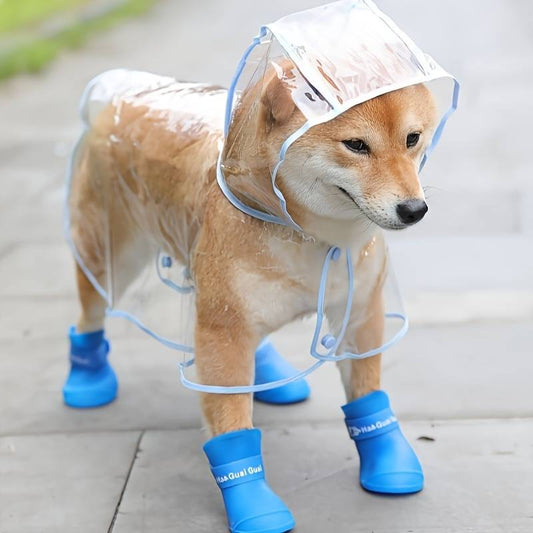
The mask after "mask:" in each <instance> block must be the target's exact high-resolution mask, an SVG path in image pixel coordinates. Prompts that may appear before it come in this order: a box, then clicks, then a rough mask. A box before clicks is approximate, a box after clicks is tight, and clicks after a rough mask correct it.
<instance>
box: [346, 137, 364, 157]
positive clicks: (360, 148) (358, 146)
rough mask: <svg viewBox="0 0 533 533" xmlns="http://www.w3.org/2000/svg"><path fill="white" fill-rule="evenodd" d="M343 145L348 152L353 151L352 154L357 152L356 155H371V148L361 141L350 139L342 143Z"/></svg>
mask: <svg viewBox="0 0 533 533" xmlns="http://www.w3.org/2000/svg"><path fill="white" fill-rule="evenodd" d="M342 144H344V146H346V148H348V150H351V151H352V152H355V153H356V154H369V153H370V148H369V147H368V145H367V144H366V143H365V142H364V141H362V140H361V139H349V140H347V141H342Z"/></svg>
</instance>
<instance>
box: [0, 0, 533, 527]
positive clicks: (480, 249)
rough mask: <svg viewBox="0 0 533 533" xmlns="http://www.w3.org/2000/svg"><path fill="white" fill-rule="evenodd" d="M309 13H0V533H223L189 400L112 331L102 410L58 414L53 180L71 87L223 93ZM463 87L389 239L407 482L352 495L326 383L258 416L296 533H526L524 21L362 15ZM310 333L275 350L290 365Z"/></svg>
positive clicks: (529, 70)
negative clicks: (143, 84)
mask: <svg viewBox="0 0 533 533" xmlns="http://www.w3.org/2000/svg"><path fill="white" fill-rule="evenodd" d="M322 3H324V2H321V1H312V0H289V1H281V0H269V1H268V2H259V1H253V2H250V1H245V0H226V1H224V2H222V1H215V0H203V1H201V2H198V1H196V2H192V1H187V0H115V1H112V0H48V1H46V2H45V1H44V0H0V180H1V181H0V183H1V188H0V229H1V231H0V276H1V277H0V279H1V280H2V283H1V284H0V317H1V319H0V533H13V532H17V533H18V532H21V533H22V532H24V533H27V532H34V531H35V532H48V531H54V532H63V531H65V532H67V531H68V532H73V531H80V532H84V533H87V532H93V531H94V532H105V531H115V532H128V533H131V532H137V531H139V532H141V531H147V532H167V531H191V532H196V531H198V532H204V531H205V532H218V531H220V532H222V531H225V527H224V514H223V509H222V505H221V503H220V501H219V495H218V494H217V488H216V486H215V484H214V483H213V482H212V479H210V477H209V476H210V474H209V472H208V469H207V466H206V464H205V463H206V461H205V459H204V457H203V456H202V453H201V450H200V446H201V443H202V442H203V440H204V436H203V435H202V433H201V432H200V431H199V428H200V427H201V418H200V413H199V408H198V404H197V398H196V396H195V395H194V394H193V393H191V392H189V391H186V390H185V389H183V388H182V387H181V386H180V385H179V384H178V373H177V368H176V356H175V354H173V353H172V352H170V351H169V350H167V349H165V348H164V347H162V346H160V345H158V344H157V343H156V342H155V341H153V340H151V339H149V338H147V337H146V336H144V335H143V334H142V333H141V332H139V331H137V330H136V329H134V327H133V326H129V325H127V324H123V323H120V322H117V321H116V320H114V321H111V322H109V325H108V329H109V334H110V337H111V342H112V346H113V349H112V360H113V363H114V366H115V367H116V369H117V373H118V376H119V379H120V383H121V391H120V397H119V399H118V400H117V401H116V402H115V403H114V404H112V405H110V406H108V407H106V408H104V409H98V410H90V411H83V412H79V411H73V410H70V409H68V408H67V407H65V406H63V404H62V400H61V394H60V391H61V386H62V382H63V380H64V378H65V376H66V372H67V351H68V346H67V339H66V332H67V328H68V326H69V325H70V324H71V323H73V322H74V321H75V319H76V315H77V312H78V309H77V301H76V295H75V282H74V275H73V274H74V269H73V262H72V259H71V257H70V255H69V251H68V248H67V246H66V244H65V243H64V240H63V236H62V201H63V192H64V191H63V182H64V173H65V168H66V163H67V158H68V155H69V152H70V150H71V148H72V146H73V143H74V142H75V140H76V138H77V136H78V135H79V131H80V121H79V118H78V112H77V105H78V101H79V98H80V95H81V92H82V91H83V88H84V87H85V85H86V84H87V82H88V81H89V80H90V79H91V78H92V77H93V76H94V75H96V74H98V73H99V72H101V71H103V70H106V69H110V68H116V67H127V68H134V69H142V70H149V71H151V72H155V73H159V74H164V75H170V76H174V77H176V78H178V79H180V80H190V81H209V82H213V83H218V84H222V85H225V86H227V84H228V83H229V81H230V79H231V77H232V74H233V71H234V69H235V66H236V64H237V61H238V59H239V58H240V56H241V54H242V52H243V50H244V49H245V47H246V46H247V45H248V44H249V42H250V40H251V39H252V38H253V36H255V35H256V33H257V31H258V28H259V26H260V25H262V24H264V23H266V22H269V21H272V20H275V19H277V18H279V17H280V16H283V15H284V14H287V13H290V12H293V11H296V10H300V9H305V8H308V7H312V6H315V5H320V4H322ZM377 4H378V6H379V7H380V8H381V9H383V10H384V11H385V12H386V13H387V14H388V15H390V16H391V17H392V18H393V19H394V20H395V21H396V23H397V24H398V25H399V26H400V27H401V28H402V29H404V30H405V31H406V32H407V33H408V34H409V35H410V36H411V37H412V38H413V39H414V41H415V42H416V43H417V44H418V45H419V46H420V47H421V48H422V49H423V50H425V51H427V52H428V53H430V54H431V55H432V56H433V57H435V59H436V60H437V61H438V62H439V63H440V64H442V65H443V66H444V68H446V69H447V70H448V71H449V72H451V73H453V74H454V75H455V76H456V77H457V78H458V79H459V81H460V82H461V84H462V91H461V96H460V102H459V110H458V112H457V113H456V115H455V116H453V117H452V118H451V119H450V121H449V123H448V125H447V127H446V130H445V132H444V135H443V137H442V140H441V143H440V145H439V147H438V148H437V150H436V151H435V153H434V155H432V157H431V158H430V160H429V162H428V164H427V166H426V168H425V169H424V172H423V176H422V179H423V182H424V185H425V186H426V187H427V190H428V203H429V207H430V212H429V213H428V216H427V217H426V218H425V219H424V222H423V223H421V224H419V225H417V226H416V227H415V228H412V229H410V230H408V231H404V232H402V233H394V234H389V237H390V247H391V252H392V256H393V261H394V266H395V270H396V273H397V276H398V278H399V283H400V288H401V289H402V292H403V295H404V298H405V301H406V307H407V310H408V312H409V315H410V318H411V323H412V327H411V330H410V333H409V334H408V335H407V337H406V338H405V339H404V340H403V341H402V342H401V343H400V344H399V345H398V346H396V347H395V348H393V349H392V350H391V351H390V352H387V354H386V355H385V357H384V388H385V389H386V390H387V391H388V392H389V393H390V395H391V397H392V401H393V406H394V408H395V411H396V413H397V415H398V416H399V417H400V418H401V420H403V421H404V429H405V433H406V434H407V435H408V436H409V437H410V439H411V441H413V442H414V443H415V447H416V449H417V452H418V453H419V454H420V456H421V458H422V461H423V464H424V466H425V470H426V476H427V488H426V489H425V490H424V492H423V493H421V494H420V495H417V496H414V497H408V498H400V499H392V498H384V497H377V496H372V495H370V494H366V493H363V491H362V490H361V489H359V488H358V487H357V482H356V468H357V463H356V461H355V451H354V450H353V446H352V443H351V442H350V441H349V440H348V438H346V435H345V430H344V428H343V422H342V417H341V412H340V409H339V406H340V405H341V404H342V403H343V400H344V399H343V395H342V391H341V387H340V380H339V378H338V376H337V371H336V369H335V368H334V367H333V366H327V367H323V368H322V369H321V370H320V371H319V372H317V373H316V374H315V375H313V376H312V377H311V379H310V382H311V385H312V387H313V396H312V398H311V399H310V400H309V401H308V402H306V403H304V404H301V405H298V406H293V407H286V408H274V407H269V406H265V405H257V406H256V408H255V423H256V425H257V426H259V427H261V428H263V429H264V430H265V431H264V433H265V451H266V463H267V467H268V472H269V479H270V481H271V484H272V485H273V486H274V487H275V488H276V489H277V491H278V492H279V493H280V495H281V496H283V497H284V499H285V500H286V501H287V503H288V504H289V506H290V507H291V508H292V509H293V511H294V513H295V515H296V519H297V524H298V528H297V531H301V532H305V533H307V532H311V533H314V532H323V531H325V530H326V528H328V529H332V528H333V529H334V530H335V531H338V532H342V533H344V532H358V531H361V532H370V531H375V532H378V531H379V532H387V533H391V532H406V531H414V532H424V533H428V532H432V531H450V532H451V531H461V532H462V531H465V532H467V531H468V532H480V533H481V532H482V533H489V532H493V531H494V532H496V531H498V532H500V531H501V532H506V533H507V532H510V533H517V532H522V531H523V532H526V531H527V532H530V531H532V529H533V421H532V418H531V417H532V416H533V388H532V386H531V376H532V375H533V348H532V347H531V339H532V338H533V179H532V171H531V162H530V157H531V153H532V149H531V147H530V144H531V142H530V129H531V122H532V120H533V101H532V99H531V94H532V89H531V84H532V83H533V32H532V31H531V28H532V27H533V10H532V9H531V2H530V0H512V1H505V0H484V1H481V0H469V1H468V2H463V1H461V0H448V1H446V2H435V1H432V2H427V1H423V0H395V1H394V0H378V1H377ZM309 331H310V324H308V323H304V324H297V325H291V326H290V327H288V328H286V329H284V330H283V331H282V332H280V333H279V334H278V335H276V341H277V344H278V346H279V347H280V348H281V349H282V351H283V352H284V353H285V354H286V355H287V357H288V358H289V359H290V360H291V361H292V362H294V363H295V364H296V365H298V366H300V367H303V366H304V365H306V364H307V362H308V356H307V346H308V343H309V338H310V337H309Z"/></svg>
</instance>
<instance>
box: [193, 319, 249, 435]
mask: <svg viewBox="0 0 533 533" xmlns="http://www.w3.org/2000/svg"><path fill="white" fill-rule="evenodd" d="M210 322H211V323H210V324H202V323H201V322H199V323H198V324H197V326H196V333H195V337H196V340H195V357H196V364H197V367H198V374H199V377H200V380H201V382H202V383H203V384H205V385H221V386H226V387H229V386H237V385H251V384H252V383H253V381H254V379H253V378H254V351H255V346H256V345H257V343H258V341H259V339H258V337H256V336H255V335H252V334H250V333H249V332H247V331H246V329H245V328H243V327H242V324H241V325H240V327H239V328H238V329H237V328H232V327H231V326H229V324H232V323H235V322H236V320H228V326H226V327H223V326H220V325H218V326H217V325H215V324H214V321H210ZM201 402H202V410H203V414H204V418H205V420H206V422H207V426H208V429H209V432H210V433H211V435H212V436H217V435H221V434H223V433H228V432H230V431H237V430H240V429H251V428H252V425H253V424H252V395H251V394H208V393H202V398H201Z"/></svg>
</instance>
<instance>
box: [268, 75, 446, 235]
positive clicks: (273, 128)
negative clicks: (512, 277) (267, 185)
mask: <svg viewBox="0 0 533 533" xmlns="http://www.w3.org/2000/svg"><path fill="white" fill-rule="evenodd" d="M262 103H263V106H264V108H265V109H264V114H263V116H264V120H265V124H264V126H263V127H262V128H261V131H263V132H264V133H263V134H264V135H265V136H266V138H264V139H263V140H262V141H263V142H265V143H266V145H267V146H270V147H271V149H270V150H269V153H268V158H269V159H271V161H270V162H269V166H270V168H273V167H274V165H275V163H276V162H277V157H278V151H279V147H280V145H281V143H282V142H283V141H284V140H285V139H286V138H287V137H288V135H289V134H290V133H293V132H294V131H296V129H297V128H298V127H299V126H300V125H301V124H303V122H304V117H303V116H302V114H301V113H300V112H299V111H298V110H297V109H296V107H295V105H294V103H293V101H292V98H291V96H290V94H289V91H288V90H287V89H286V87H285V86H284V85H283V83H281V82H280V81H279V80H278V79H277V77H274V78H272V79H271V80H270V83H268V84H266V87H265V88H264V91H263V96H262ZM436 123H437V111H436V106H435V103H434V100H433V97H432V95H431V93H430V91H429V90H428V89H427V88H426V87H425V86H423V85H415V86H411V87H407V88H404V89H400V90H397V91H394V92H391V93H387V94H385V95H383V96H379V97H377V98H374V99H372V100H370V101H368V102H364V103H362V104H360V105H357V106H355V107H353V108H351V109H349V110H348V111H346V112H345V113H343V114H342V115H340V116H338V117H337V118H335V119H333V120H331V121H329V122H326V123H324V124H319V125H317V126H314V127H312V128H311V129H310V130H309V131H307V132H306V133H305V134H304V135H303V136H302V137H301V138H300V139H298V141H296V142H295V143H294V144H293V145H292V146H291V147H290V148H289V150H288V151H287V154H286V158H285V161H284V163H283V165H282V166H281V169H280V173H279V175H278V183H279V186H280V188H281V189H282V191H283V193H284V195H285V197H286V199H287V207H288V210H289V213H291V215H293V216H294V218H295V220H296V221H297V222H298V223H300V225H302V227H303V228H304V229H305V225H306V221H309V220H310V219H311V218H312V217H319V218H321V219H324V218H325V219H329V220H337V221H343V222H344V224H346V223H347V222H349V221H354V222H355V221H357V220H361V218H364V219H366V220H370V221H372V222H374V223H375V224H377V225H379V226H381V227H382V228H386V229H402V228H405V227H407V226H410V225H412V224H414V223H416V222H418V221H419V220H421V219H422V217H423V216H424V214H425V213H426V211H427V205H426V203H425V199H424V192H423V190H422V187H421V185H420V182H419V179H418V169H419V166H420V161H421V158H422V156H423V154H424V152H425V149H426V148H427V146H428V145H429V143H430V141H431V138H432V136H433V133H434V130H435V127H436Z"/></svg>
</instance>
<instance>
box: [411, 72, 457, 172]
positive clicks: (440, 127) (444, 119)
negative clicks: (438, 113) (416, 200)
mask: <svg viewBox="0 0 533 533" xmlns="http://www.w3.org/2000/svg"><path fill="white" fill-rule="evenodd" d="M460 90H461V86H460V85H459V82H458V81H457V80H456V79H455V78H453V95H452V103H451V105H450V107H449V108H448V110H447V111H446V113H444V115H443V116H442V118H441V119H440V122H439V125H438V126H437V129H436V130H435V133H434V134H433V139H431V144H430V145H429V146H428V149H427V150H426V152H425V154H424V156H423V157H422V161H421V162H420V168H419V172H420V171H421V170H422V169H423V168H424V165H425V164H426V161H427V160H428V157H429V156H430V155H431V153H432V152H433V150H435V147H436V146H437V144H438V143H439V141H440V138H441V135H442V132H443V131H444V126H446V123H447V122H448V119H449V118H450V117H451V116H452V114H453V113H454V112H455V110H456V109H457V105H458V103H459V93H460Z"/></svg>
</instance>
